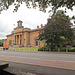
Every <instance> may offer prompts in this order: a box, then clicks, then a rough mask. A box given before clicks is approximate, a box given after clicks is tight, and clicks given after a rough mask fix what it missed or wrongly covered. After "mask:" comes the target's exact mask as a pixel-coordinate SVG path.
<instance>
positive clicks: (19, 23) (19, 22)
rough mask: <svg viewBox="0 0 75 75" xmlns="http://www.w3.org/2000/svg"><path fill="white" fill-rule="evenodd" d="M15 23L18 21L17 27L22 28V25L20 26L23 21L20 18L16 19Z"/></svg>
mask: <svg viewBox="0 0 75 75" xmlns="http://www.w3.org/2000/svg"><path fill="white" fill-rule="evenodd" d="M17 23H18V26H17V27H18V28H23V26H22V23H23V22H22V21H21V20H19V21H17Z"/></svg>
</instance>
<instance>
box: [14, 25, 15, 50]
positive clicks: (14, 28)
mask: <svg viewBox="0 0 75 75" xmlns="http://www.w3.org/2000/svg"><path fill="white" fill-rule="evenodd" d="M14 51H15V24H14Z"/></svg>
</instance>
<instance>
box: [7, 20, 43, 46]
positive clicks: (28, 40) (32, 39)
mask: <svg viewBox="0 0 75 75" xmlns="http://www.w3.org/2000/svg"><path fill="white" fill-rule="evenodd" d="M17 23H18V25H17V27H16V28H15V29H14V30H13V31H12V33H11V34H10V35H7V41H8V42H9V46H13V45H14V42H15V44H16V45H15V46H17V47H29V46H31V47H36V46H37V47H42V46H43V43H42V42H41V41H39V40H38V38H39V35H40V34H41V33H42V32H43V30H44V27H43V25H41V28H39V26H37V29H33V30H31V29H30V28H24V27H23V26H22V21H20V20H19V21H18V22H17Z"/></svg>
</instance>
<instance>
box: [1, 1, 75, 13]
mask: <svg viewBox="0 0 75 75" xmlns="http://www.w3.org/2000/svg"><path fill="white" fill-rule="evenodd" d="M22 3H25V4H26V6H27V7H28V8H31V7H32V6H33V8H36V7H39V8H40V10H41V11H44V12H45V11H46V10H45V9H46V8H48V7H51V8H52V10H50V11H53V12H54V13H55V11H56V9H58V8H59V7H61V6H62V7H64V6H66V7H67V8H68V9H71V10H72V7H73V6H74V5H75V1H74V0H0V11H2V10H5V9H8V8H9V6H10V5H12V4H14V6H15V9H14V11H17V10H18V8H19V7H20V5H21V4H22ZM52 6H53V7H52Z"/></svg>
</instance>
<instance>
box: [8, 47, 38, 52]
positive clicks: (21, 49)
mask: <svg viewBox="0 0 75 75" xmlns="http://www.w3.org/2000/svg"><path fill="white" fill-rule="evenodd" d="M9 50H14V48H9ZM15 50H16V51H37V50H38V47H16V48H15Z"/></svg>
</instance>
